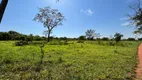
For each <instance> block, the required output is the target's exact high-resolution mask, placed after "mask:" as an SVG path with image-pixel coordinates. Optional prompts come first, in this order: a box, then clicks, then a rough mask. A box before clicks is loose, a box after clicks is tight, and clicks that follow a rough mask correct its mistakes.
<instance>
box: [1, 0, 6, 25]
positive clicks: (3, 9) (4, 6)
mask: <svg viewBox="0 0 142 80" xmlns="http://www.w3.org/2000/svg"><path fill="white" fill-rule="evenodd" d="M7 3H8V0H2V1H1V4H0V23H1V20H2V17H3V14H4V11H5V8H6V6H7Z"/></svg>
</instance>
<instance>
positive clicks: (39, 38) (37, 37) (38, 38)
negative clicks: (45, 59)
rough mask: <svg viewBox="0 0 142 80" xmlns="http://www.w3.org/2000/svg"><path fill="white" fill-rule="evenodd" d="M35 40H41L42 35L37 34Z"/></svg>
mask: <svg viewBox="0 0 142 80" xmlns="http://www.w3.org/2000/svg"><path fill="white" fill-rule="evenodd" d="M34 40H35V41H40V40H42V39H41V37H40V36H38V35H36V36H34Z"/></svg>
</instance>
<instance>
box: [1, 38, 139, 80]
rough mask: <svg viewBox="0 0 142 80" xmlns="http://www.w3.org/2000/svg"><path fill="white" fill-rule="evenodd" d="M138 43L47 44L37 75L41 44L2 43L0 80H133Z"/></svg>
mask: <svg viewBox="0 0 142 80" xmlns="http://www.w3.org/2000/svg"><path fill="white" fill-rule="evenodd" d="M139 43H140V42H136V41H121V42H119V43H118V44H116V45H110V44H109V41H103V42H101V44H98V43H97V42H96V41H85V42H84V43H77V41H69V42H68V44H66V45H59V44H54V45H53V44H45V46H44V48H43V50H44V58H43V64H42V65H41V66H40V67H41V70H40V71H38V70H37V69H38V68H39V65H38V63H39V62H40V57H41V51H40V45H39V44H37V45H34V44H31V45H26V46H15V45H14V41H1V42H0V80H7V79H9V80H22V79H24V80H32V79H33V80H127V79H128V80H130V79H131V78H132V77H134V76H135V72H134V70H135V67H136V65H137V47H138V45H139Z"/></svg>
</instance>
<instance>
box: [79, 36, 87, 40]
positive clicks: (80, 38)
mask: <svg viewBox="0 0 142 80" xmlns="http://www.w3.org/2000/svg"><path fill="white" fill-rule="evenodd" d="M78 39H79V40H86V37H85V36H79V38H78Z"/></svg>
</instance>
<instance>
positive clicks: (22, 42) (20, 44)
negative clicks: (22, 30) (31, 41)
mask: <svg viewBox="0 0 142 80" xmlns="http://www.w3.org/2000/svg"><path fill="white" fill-rule="evenodd" d="M24 45H28V41H18V42H15V46H24Z"/></svg>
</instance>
